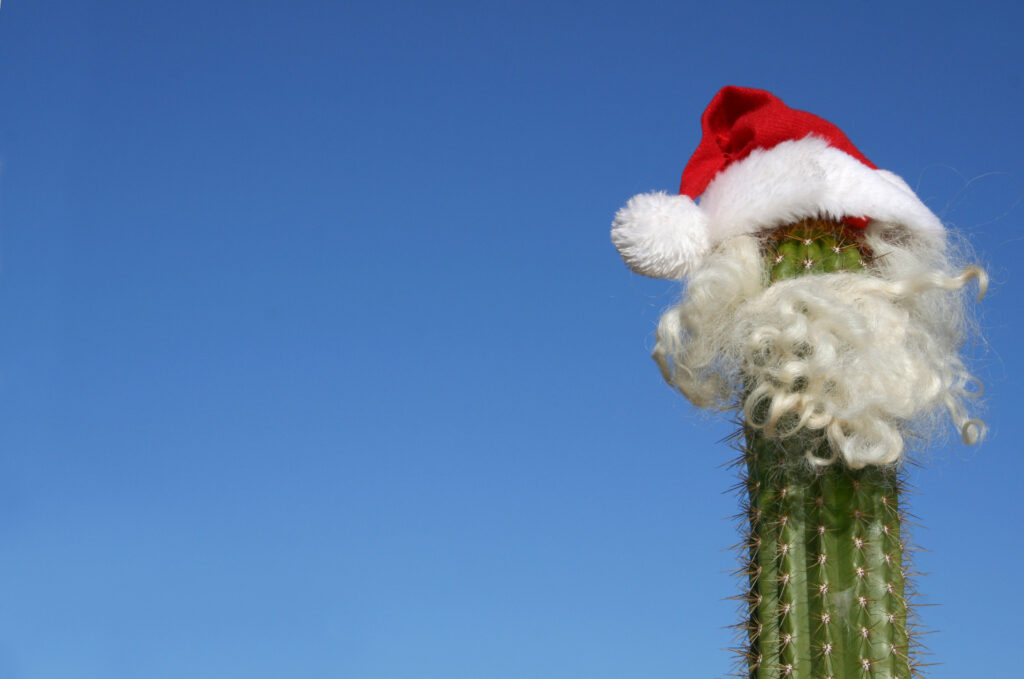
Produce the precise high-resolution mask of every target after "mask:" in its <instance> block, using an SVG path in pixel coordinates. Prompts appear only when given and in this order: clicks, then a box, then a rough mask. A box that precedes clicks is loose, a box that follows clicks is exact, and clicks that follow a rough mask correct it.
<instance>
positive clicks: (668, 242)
mask: <svg viewBox="0 0 1024 679" xmlns="http://www.w3.org/2000/svg"><path fill="white" fill-rule="evenodd" d="M707 222H708V220H707V216H706V215H705V214H704V212H703V210H701V209H700V207H698V206H697V204H696V203H694V202H693V200H692V199H691V198H690V197H689V196H670V195H668V194H667V193H665V192H664V191H657V192H654V193H641V194H640V195H637V196H633V197H632V198H630V199H629V202H627V203H626V206H625V207H623V208H622V209H621V210H619V211H618V212H617V213H616V214H615V220H614V221H613V222H612V243H614V244H615V247H616V249H617V250H618V251H619V254H620V255H622V259H624V260H626V264H628V265H629V268H630V269H632V270H633V271H635V272H637V273H638V274H643V275H644V276H650V277H652V278H682V277H683V276H685V275H686V274H687V273H689V272H690V271H692V270H693V268H694V267H696V266H697V264H699V263H700V261H701V259H703V257H704V255H705V254H706V253H707V251H708V249H709V248H710V240H709V238H708V224H707Z"/></svg>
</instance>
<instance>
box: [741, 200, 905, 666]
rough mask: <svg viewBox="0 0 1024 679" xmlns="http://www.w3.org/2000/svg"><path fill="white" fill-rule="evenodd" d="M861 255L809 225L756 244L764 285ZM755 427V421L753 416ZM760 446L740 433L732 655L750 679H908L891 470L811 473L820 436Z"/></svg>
mask: <svg viewBox="0 0 1024 679" xmlns="http://www.w3.org/2000/svg"><path fill="white" fill-rule="evenodd" d="M870 259H871V253H870V252H867V251H866V250H865V249H864V248H863V246H862V245H861V244H860V242H859V239H858V237H857V235H856V232H855V231H853V230H852V229H849V228H848V227H846V226H845V225H843V224H841V223H838V222H831V221H827V220H820V219H810V220H804V221H801V222H798V223H796V224H792V225H790V226H788V227H784V228H781V229H778V230H777V231H774V232H773V233H772V235H771V236H770V240H767V241H766V242H765V267H766V274H765V275H766V277H768V278H770V280H772V281H777V280H782V279H786V278H792V277H794V276H799V275H804V274H827V273H830V272H834V271H861V270H864V269H865V268H866V267H870ZM754 418H755V420H756V412H755V415H754ZM817 434H819V435H816V433H815V432H807V431H804V432H802V433H800V434H798V435H796V436H791V437H789V438H786V439H777V438H770V437H768V436H766V435H764V434H763V433H762V432H760V431H759V430H758V429H757V428H756V427H752V426H750V423H746V424H745V425H744V426H743V428H742V429H741V431H740V432H738V434H737V437H736V440H737V441H742V443H741V444H740V445H739V446H738V448H739V449H740V451H741V453H742V455H741V458H740V460H739V461H738V466H739V468H740V470H741V477H742V479H741V483H740V485H739V489H740V492H741V493H742V494H743V496H744V504H745V511H744V512H743V517H744V521H745V522H746V523H747V526H748V529H749V533H748V539H747V540H746V541H744V543H743V544H742V549H743V556H742V558H743V560H744V561H745V565H744V568H743V569H742V572H743V573H744V574H746V575H747V576H748V577H749V592H748V593H747V594H746V595H745V596H743V597H742V599H743V600H744V601H745V602H746V605H745V609H746V610H745V611H744V620H743V622H742V623H741V625H740V627H741V628H742V629H743V630H745V636H746V637H747V639H746V644H747V645H746V646H745V647H744V648H741V649H739V651H740V661H741V669H740V672H739V674H740V676H745V677H748V678H749V679H783V678H790V679H854V678H857V679H883V678H884V679H910V677H911V676H915V675H916V674H917V669H916V667H915V665H914V664H913V663H912V661H911V658H910V654H909V649H910V645H911V638H910V635H909V634H908V624H907V614H908V609H907V604H906V584H905V575H906V573H905V565H904V564H905V560H904V546H903V542H902V538H901V532H902V531H901V518H902V516H901V510H900V506H899V502H900V495H901V492H900V491H901V485H902V478H901V475H900V472H899V471H898V470H897V469H896V468H895V467H892V466H887V467H870V466H869V467H866V468H864V469H852V468H850V467H849V466H847V464H846V463H845V462H843V461H842V459H841V456H840V458H839V459H838V460H836V461H835V462H833V463H832V464H829V465H827V466H823V467H815V466H813V465H811V464H810V463H809V462H808V461H806V459H805V453H807V452H808V451H810V452H812V453H813V454H814V455H815V456H816V457H824V458H827V457H830V455H829V454H828V451H827V450H822V448H823V447H824V446H827V445H828V443H827V442H826V441H825V440H824V438H823V437H822V436H820V432H819V433H817Z"/></svg>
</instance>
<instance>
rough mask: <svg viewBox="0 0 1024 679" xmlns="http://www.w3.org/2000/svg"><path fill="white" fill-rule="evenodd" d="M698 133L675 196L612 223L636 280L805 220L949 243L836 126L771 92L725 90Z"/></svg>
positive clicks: (670, 274) (640, 203) (654, 196)
mask: <svg viewBox="0 0 1024 679" xmlns="http://www.w3.org/2000/svg"><path fill="white" fill-rule="evenodd" d="M701 126H702V138H701V141H700V144H699V145H698V147H697V149H696V151H695V152H694V154H693V156H692V157H691V158H690V161H689V163H688V164H687V165H686V168H685V170H684V171H683V176H682V181H681V184H680V192H679V195H676V196H672V195H668V194H667V193H665V192H660V191H659V192H653V193H646V194H640V195H637V196H634V197H633V198H631V199H630V200H629V202H628V203H627V204H626V206H625V207H623V208H622V209H621V210H619V212H618V213H617V214H616V215H615V220H614V222H613V224H612V241H613V242H614V243H615V246H616V248H617V249H618V250H619V253H620V254H621V255H622V257H623V259H624V260H625V261H626V263H627V264H628V265H629V266H630V268H631V269H633V270H634V271H635V272H637V273H640V274H643V275H645V276H652V277H655V278H682V277H683V276H685V275H687V274H688V273H690V272H691V271H692V270H694V269H695V268H697V267H699V266H700V264H701V262H702V261H703V259H704V257H705V255H706V254H707V253H708V251H709V250H710V249H711V248H712V247H713V246H715V245H716V244H717V243H719V242H721V241H723V240H725V239H726V238H729V237H731V236H737V235H741V234H751V233H757V232H759V231H762V230H765V229H771V228H774V227H777V226H780V225H783V224H789V223H792V222H796V221H799V220H801V219H805V218H808V217H822V218H828V219H834V220H842V221H845V222H847V223H848V224H851V225H854V226H860V227H863V226H865V225H866V224H867V223H868V222H870V221H878V222H885V223H889V224H896V225H899V226H900V227H902V228H904V229H906V230H907V231H908V233H910V234H913V235H915V236H918V237H920V238H923V239H926V240H929V241H931V242H933V243H935V244H936V245H938V246H941V245H942V244H943V243H944V242H945V232H944V229H943V226H942V223H941V222H940V221H939V219H938V217H936V216H935V215H934V214H933V213H932V212H931V210H929V209H928V208H927V206H925V205H924V203H922V202H921V200H920V199H919V198H918V197H917V195H916V194H915V193H914V191H913V190H912V189H911V188H910V186H908V185H907V183H906V182H905V181H903V180H902V179H901V178H900V177H898V176H897V175H895V174H893V173H892V172H888V171H886V170H881V169H878V168H877V167H876V166H875V165H874V164H873V163H872V162H871V161H870V160H868V159H867V158H866V157H865V156H864V155H863V154H862V153H861V152H860V151H859V150H857V148H856V147H855V146H854V145H853V144H852V143H851V142H850V140H849V139H848V138H847V137H846V135H845V134H843V132H842V131H841V130H840V129H839V128H838V127H836V126H835V125H833V124H832V123H830V122H828V121H827V120H824V119H823V118H820V117H818V116H816V115H814V114H811V113H807V112H805V111H798V110H796V109H792V108H789V107H788V106H786V104H785V103H783V102H782V100H781V99H779V98H778V97H776V96H775V95H773V94H771V93H769V92H765V91H764V90H757V89H751V88H742V87H732V86H729V87H725V88H723V89H722V90H721V91H719V92H718V94H716V95H715V97H714V99H712V100H711V103H710V104H709V105H708V107H707V109H706V110H705V111H704V115H703V116H702V119H701ZM698 198H699V199H700V202H699V204H698V203H697V202H695V201H696V199H698Z"/></svg>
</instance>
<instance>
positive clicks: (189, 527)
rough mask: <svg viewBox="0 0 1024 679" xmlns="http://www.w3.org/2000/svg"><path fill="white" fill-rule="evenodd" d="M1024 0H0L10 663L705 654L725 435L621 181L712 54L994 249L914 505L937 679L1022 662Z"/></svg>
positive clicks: (997, 672) (661, 175)
mask: <svg viewBox="0 0 1024 679" xmlns="http://www.w3.org/2000/svg"><path fill="white" fill-rule="evenodd" d="M1022 19H1024V9H1022V8H1021V7H1020V6H1018V5H1009V4H1006V3H995V2H976V3H971V4H970V5H969V6H967V5H964V4H963V3H943V2H937V3H928V5H927V9H921V8H912V7H909V6H907V7H903V6H899V5H895V6H894V5H892V4H888V3H880V2H877V3H876V2H867V3H860V4H858V5H857V6H856V8H847V9H846V10H844V11H838V10H836V9H833V8H831V7H829V6H824V3H815V4H814V5H813V6H812V5H807V6H804V7H800V8H799V9H795V8H794V9H793V10H792V11H787V10H785V9H783V8H781V7H775V6H771V7H768V6H766V4H765V3H754V2H737V3H722V4H718V5H715V4H713V3H706V4H692V3H691V4H687V3H679V2H653V3H606V2H590V3H576V4H571V3H562V4H559V3H539V2H529V1H522V2H515V3H513V2H495V3H469V2H462V3H459V2H452V3H430V2H426V3H425V2H384V3H380V2H377V3H368V2H367V3H355V2H312V1H310V2H306V1H302V0H299V1H297V2H292V3H283V2H262V1H255V2H253V1H249V2H234V1H223V2H198V1H197V0H181V1H180V2H176V3H138V2H124V1H116V0H114V1H110V2H103V3H100V2H95V1H86V2H81V1H80V2H66V1H59V0H55V1H53V2H47V1H45V0H44V1H40V2H26V1H25V0H4V2H3V5H2V9H0V102H2V107H0V319H2V327H3V332H0V581H2V582H4V583H5V586H4V587H3V589H2V592H3V597H2V599H3V604H2V605H0V677H12V678H18V679H50V678H55V679H56V678H60V679H63V678H74V679H93V678H95V679H101V678H102V679H121V678H125V679H128V678H137V677H145V678H147V679H161V678H167V679H180V678H182V677H188V678H189V679H223V678H224V677H245V678H246V679H263V678H267V679H269V678H273V677H345V678H346V679H435V678H436V679H460V678H465V679H480V678H485V679H505V678H508V679H512V678H517V679H518V678H522V679H526V678H529V679H567V678H574V677H586V678H587V679H606V678H607V679H621V678H622V677H644V678H645V679H657V678H665V679H667V678H669V677H671V678H673V679H676V678H678V677H708V678H712V677H720V676H724V675H725V674H726V672H727V671H728V669H729V658H728V656H727V654H726V653H724V652H723V651H721V650H720V649H721V648H723V647H725V646H728V645H729V644H730V632H729V631H728V630H726V629H724V627H725V626H726V625H728V624H731V623H732V622H734V621H735V620H736V616H735V612H734V608H735V607H734V603H733V602H730V601H726V600H725V598H726V597H728V596H731V595H733V594H735V593H736V592H737V591H738V590H737V584H736V583H735V582H734V581H732V579H731V578H730V576H729V575H728V574H726V573H725V571H727V570H728V569H730V568H732V567H733V565H734V561H733V555H732V554H731V553H730V552H729V551H727V550H725V548H726V547H727V546H729V545H730V544H732V543H733V542H735V539H736V534H735V532H734V527H733V525H732V524H731V523H730V521H728V520H727V518H726V517H728V516H730V515H731V514H733V513H734V511H735V507H736V501H735V498H733V497H731V496H729V495H727V494H723V491H724V490H726V489H727V488H728V487H729V486H730V485H731V483H732V479H731V477H730V474H729V472H728V471H727V470H724V469H722V468H721V465H722V464H723V463H724V462H726V461H727V460H728V459H729V456H730V452H729V451H728V450H727V448H726V447H725V446H724V445H722V444H720V443H719V440H720V439H721V438H722V437H723V436H725V435H727V434H728V433H730V430H731V428H730V426H729V425H728V424H727V423H725V422H723V421H722V420H721V419H719V418H714V417H706V416H704V415H701V414H699V413H696V412H695V411H694V410H693V409H692V408H691V407H690V406H689V405H688V404H687V403H686V402H685V401H684V400H683V398H682V397H681V396H679V395H678V394H674V393H673V392H672V391H671V390H670V389H669V388H668V387H666V386H665V385H664V384H663V383H662V382H661V378H660V376H659V374H658V371H657V368H656V367H655V365H654V363H653V362H652V361H651V360H650V358H649V351H650V348H651V345H652V342H653V337H652V336H653V329H654V326H655V323H656V322H657V318H658V316H659V314H660V313H661V311H662V310H663V309H664V308H665V307H666V306H668V305H669V304H671V303H672V302H673V301H674V300H675V299H676V298H677V297H678V295H679V289H678V285H676V284H673V283H671V282H666V281H652V280H647V279H643V278H641V277H639V276H636V275H634V274H631V273H629V271H628V270H627V269H626V267H625V266H624V265H623V264H622V262H621V260H620V259H619V257H618V255H617V254H616V252H615V250H614V248H613V247H612V246H611V244H610V242H609V238H608V229H609V225H610V221H611V217H612V215H613V214H614V212H615V210H616V209H617V208H618V207H619V206H620V205H622V204H623V203H624V202H625V200H626V199H627V198H628V197H629V196H631V195H633V194H635V193H639V192H642V191H649V190H653V189H665V190H670V191H671V190H674V189H675V188H676V187H677V186H678V181H679V174H680V172H681V171H682V168H683V166H684V165H685V163H686V160H687V158H688V157H689V154H690V153H691V152H692V151H693V149H694V148H695V147H696V145H697V142H698V141H699V122H698V121H699V116H700V113H701V111H702V110H703V108H704V106H705V105H706V104H707V102H708V101H709V100H710V98H711V97H712V95H713V94H714V93H715V92H716V91H717V90H718V88H720V87H721V86H722V85H725V84H736V85H744V86H752V87H761V88H765V89H769V90H772V91H773V92H775V93H776V94H778V95H779V96H780V97H782V98H783V99H784V100H785V101H786V102H787V103H788V104H790V105H792V106H794V107H796V108H802V109H806V110H810V111H812V112H814V113H816V114H818V115H821V116H823V117H825V118H827V119H829V120H831V121H832V122H834V123H836V124H837V125H839V126H840V127H841V128H842V129H843V131H844V132H845V133H846V134H847V135H848V136H849V137H850V139H851V140H852V141H853V142H854V143H855V144H856V145H857V146H858V147H859V148H860V149H861V151H863V152H864V153H865V155H867V156H868V157H869V158H871V159H872V160H873V161H874V162H875V163H876V164H878V165H879V166H881V167H884V168H886V169H889V170H892V171H894V172H896V173H897V174H899V175H901V176H903V177H904V178H905V179H906V180H907V181H908V182H909V183H910V184H911V185H912V186H913V187H914V188H915V189H916V190H917V191H918V193H919V195H920V196H921V198H922V199H923V200H924V201H925V202H926V203H927V204H928V205H929V206H930V207H931V208H932V209H933V210H934V211H935V212H936V213H937V214H938V215H939V216H940V217H941V218H942V219H943V220H944V221H945V222H946V223H947V224H949V225H950V226H952V227H954V228H956V229H957V230H958V231H959V232H961V233H963V234H965V235H966V236H967V237H968V238H969V240H970V242H971V243H972V244H973V245H974V247H975V249H976V252H977V257H976V259H977V260H978V261H979V262H981V263H982V264H983V265H984V266H986V268H987V269H988V271H989V273H990V275H991V277H992V281H993V282H992V287H991V293H990V295H989V296H988V298H986V300H985V301H984V302H982V304H981V305H980V306H979V311H980V315H979V323H980V327H981V329H982V332H983V334H984V337H985V341H983V342H976V343H974V344H972V345H971V346H970V347H968V352H969V354H970V355H971V356H973V357H974V358H975V359H976V363H975V365H976V366H977V370H978V373H979V375H980V376H981V377H982V379H983V380H984V382H985V385H986V389H987V392H986V399H987V403H988V410H987V413H986V415H985V417H986V419H987V420H988V421H989V424H990V436H989V440H988V441H987V442H986V443H985V444H984V445H983V446H980V447H978V448H976V449H966V448H964V447H963V446H961V445H959V444H958V443H956V442H955V441H953V442H952V443H950V444H949V445H947V446H937V447H935V448H934V449H933V450H932V451H931V452H930V453H929V455H928V459H927V460H924V463H923V465H922V467H921V468H920V469H915V470H914V471H913V472H912V480H913V482H914V483H915V485H916V487H917V490H918V492H919V493H920V494H919V495H917V496H914V497H913V498H912V499H911V509H912V510H913V511H914V512H915V513H916V514H917V515H918V516H919V517H920V521H921V523H922V524H923V525H924V526H926V527H927V528H920V529H918V530H917V531H916V538H917V542H918V543H920V544H921V545H923V546H924V547H927V548H928V549H929V550H931V551H929V552H924V553H922V554H921V555H920V556H919V559H918V564H919V567H920V569H921V570H923V571H928V572H929V574H928V575H927V576H925V577H923V578H921V590H922V593H923V596H922V598H921V601H922V602H924V603H932V604H940V605H939V606H934V607H927V608H924V609H922V616H923V620H924V622H925V623H926V624H927V625H928V626H929V627H930V628H932V629H934V630H936V634H934V635H932V636H931V637H930V638H929V646H930V647H931V649H932V651H933V652H934V654H935V655H934V657H933V659H934V660H935V661H936V662H940V663H942V664H940V665H938V666H936V667H935V668H934V669H933V672H932V674H931V676H932V677H934V679H959V678H962V677H1009V676H1012V674H1013V672H1015V671H1017V666H1018V665H1019V663H1018V662H1017V661H1016V660H1015V654H1016V643H1017V639H1018V636H1019V635H1018V633H1017V623H1018V618H1017V617H1016V614H1015V613H1014V612H1013V611H1011V610H1010V607H1009V605H1008V603H1009V602H1014V603H1016V602H1018V601H1020V599H1021V598H1022V596H1024V584H1022V583H1024V578H1021V577H1020V567H1021V564H1022V562H1024V541H1022V540H1021V539H1020V538H1021V530H1020V527H1019V525H1018V516H1019V514H1020V511H1019V506H1018V504H1017V502H1018V501H1019V500H1018V498H1019V496H1020V490H1019V487H1018V486H1017V485H1016V484H1017V482H1018V481H1019V480H1020V479H1021V477H1022V476H1024V460H1022V456H1021V454H1020V453H1021V450H1022V447H1024V446H1022V443H1021V440H1020V436H1019V434H1018V435H1016V436H1017V438H1014V436H1015V435H1014V434H1013V426H1015V425H1014V422H1016V421H1017V420H1019V419H1020V414H1021V412H1024V396H1022V394H1021V390H1020V387H1019V379H1020V378H1019V376H1020V375H1021V369H1022V355H1021V352H1019V350H1018V347H1019V345H1020V337H1021V332H1022V330H1024V319H1022V316H1021V312H1020V302H1021V299H1024V282H1022V276H1021V265H1020V262H1021V261H1024V235H1022V234H1024V228H1022V227H1024V209H1022V207H1021V205H1020V203H1021V199H1022V197H1024V153H1022V151H1024V148H1022V137H1021V134H1020V119H1021V111H1022V110H1024V43H1022V42H1021V40H1020V34H1021V31H1022V28H1024V22H1022Z"/></svg>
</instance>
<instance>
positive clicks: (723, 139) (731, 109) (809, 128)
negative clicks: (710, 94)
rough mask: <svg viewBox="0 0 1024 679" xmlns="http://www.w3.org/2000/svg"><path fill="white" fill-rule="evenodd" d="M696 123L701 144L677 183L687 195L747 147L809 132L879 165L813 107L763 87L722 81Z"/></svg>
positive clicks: (696, 193) (741, 155) (698, 190)
mask: <svg viewBox="0 0 1024 679" xmlns="http://www.w3.org/2000/svg"><path fill="white" fill-rule="evenodd" d="M701 129H702V132H703V135H702V137H701V140H700V145H699V146H698V147H697V150H696V151H694V152H693V156H692V157H691V158H690V162H689V163H687V164H686V168H685V169H684V170H683V179H682V181H681V182H680V186H679V193H680V194H682V195H685V196H689V197H690V198H696V197H697V196H699V195H700V194H702V193H704V189H706V188H707V186H708V184H710V183H711V180H712V179H714V178H715V175H717V174H718V173H719V172H721V171H722V170H724V169H725V168H726V167H728V166H729V164H730V163H734V162H736V161H738V160H742V159H744V158H746V157H747V156H748V155H750V152H751V151H754V150H755V149H770V148H772V147H773V146H775V145H776V144H779V143H781V142H784V141H789V140H793V139H803V138H804V137H806V136H808V135H814V136H816V137H821V138H822V139H824V140H826V141H827V142H828V143H829V144H830V145H831V146H834V147H835V148H837V149H839V150H840V151H844V152H846V153H848V154H850V155H851V156H853V157H854V158H856V159H857V160H859V161H860V162H862V163H864V164H865V165H867V166H868V167H870V168H871V169H873V170H876V169H878V168H877V167H876V166H875V165H874V163H872V162H871V161H870V160H868V159H867V158H865V157H864V154H862V153H861V152H860V151H858V150H857V147H856V146H854V145H853V144H852V143H851V142H850V140H849V139H847V138H846V135H845V134H843V132H842V130H840V129H839V128H838V127H836V126H835V125H833V124H832V123H830V122H828V121H827V120H825V119H824V118H819V117H818V116H816V115H814V114H813V113H807V112H806V111H797V110H796V109H792V108H789V107H788V106H786V105H785V104H784V103H782V100H781V99H779V98H778V97H776V96H775V95H774V94H772V93H771V92H765V91H764V90H755V89H752V88H749V87H734V86H732V85H728V86H726V87H723V88H722V89H721V90H719V91H718V94H716V95H715V98H714V99H712V100H711V103H710V104H708V107H707V109H705V110H704V115H703V116H701ZM865 223H866V222H865ZM862 228H863V227H862Z"/></svg>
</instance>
